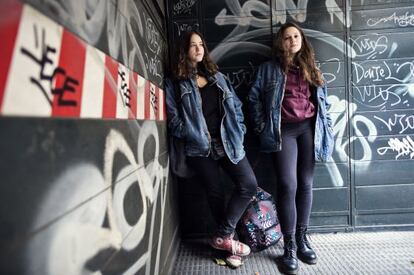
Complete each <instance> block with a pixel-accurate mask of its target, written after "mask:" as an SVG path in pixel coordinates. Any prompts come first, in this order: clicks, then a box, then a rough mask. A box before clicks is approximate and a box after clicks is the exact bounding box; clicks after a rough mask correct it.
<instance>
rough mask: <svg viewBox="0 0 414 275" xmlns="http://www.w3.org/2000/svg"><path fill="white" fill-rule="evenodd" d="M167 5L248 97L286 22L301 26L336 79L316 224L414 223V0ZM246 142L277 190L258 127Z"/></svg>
mask: <svg viewBox="0 0 414 275" xmlns="http://www.w3.org/2000/svg"><path fill="white" fill-rule="evenodd" d="M168 10H169V16H170V20H171V21H172V23H171V24H170V25H169V30H168V31H169V33H170V36H171V37H172V38H173V39H174V40H175V41H177V39H179V36H180V35H181V34H182V33H183V32H185V31H186V30H191V29H197V30H200V31H201V32H202V33H204V35H205V37H206V40H207V43H208V48H209V51H210V54H211V56H212V57H213V59H214V60H215V61H216V62H217V63H218V65H219V67H220V70H221V71H222V72H224V73H225V74H227V76H228V78H229V79H230V80H231V82H232V84H233V85H234V87H235V88H236V91H237V93H238V95H239V97H240V98H241V99H242V101H243V102H244V103H246V96H247V94H248V92H249V88H250V85H251V83H252V81H253V80H254V77H255V73H256V69H257V66H258V65H259V64H261V63H262V62H264V61H266V60H268V59H269V58H270V56H271V46H272V37H273V35H274V34H275V33H276V32H277V30H278V28H279V26H280V25H281V24H283V23H285V22H287V21H292V22H295V23H297V24H299V25H300V26H301V27H302V28H303V29H304V31H305V33H306V35H307V36H308V38H309V39H310V41H311V43H312V45H313V47H314V49H315V52H316V58H317V62H318V66H319V67H320V69H321V70H322V72H323V75H324V77H325V79H326V80H327V83H328V87H329V89H328V93H329V101H330V102H331V104H332V106H331V109H330V112H331V115H332V117H333V121H334V133H335V150H334V154H333V160H332V161H330V162H328V163H326V164H318V165H317V167H316V172H317V173H316V178H315V183H314V205H313V209H312V217H311V225H312V229H314V230H335V229H345V230H347V229H351V230H352V229H355V228H363V227H376V228H378V227H385V226H397V227H403V226H407V225H408V226H412V225H413V224H414V203H413V200H412V198H413V197H414V182H413V178H414V162H413V160H414V153H413V151H414V150H413V148H414V142H413V134H414V132H413V130H414V120H413V103H414V102H413V101H414V93H413V89H414V88H413V87H414V66H413V65H414V63H413V55H414V53H413V51H412V50H411V48H412V47H411V45H412V44H413V42H414V40H413V38H412V37H414V36H413V32H414V20H413V18H414V2H413V1H408V0H406V1H404V0H395V1H392V0H381V1H374V0H352V1H346V0H343V1H342V0H333V1H322V0H320V1H318V0H317V1H307V0H304V1H302V0H300V1H293V0H287V1H285V0H283V1H279V0H259V1H257V0H256V1H253V0H226V1H218V0H216V1H212V0H210V1H204V0H191V1H190V0H186V1H183V0H169V1H168ZM245 111H246V110H245ZM245 114H246V117H247V118H248V114H247V113H245ZM247 125H248V128H249V121H247ZM246 147H247V151H248V157H249V160H250V162H251V163H252V165H253V166H254V169H255V172H256V175H257V177H258V179H259V182H260V184H261V185H262V186H264V187H265V188H267V189H268V190H270V191H273V192H275V188H274V185H275V184H276V183H275V181H274V175H273V174H272V172H271V167H270V166H269V156H267V155H265V154H260V153H257V151H258V144H257V140H256V137H255V136H254V135H253V134H252V133H251V132H250V131H249V132H248V135H247V141H246ZM197 188H198V187H197ZM193 192H194V194H198V192H199V191H198V190H194V191H193ZM187 193H190V192H187ZM190 196H191V195H188V197H190ZM184 203H189V202H188V201H187V202H184ZM203 206H204V209H205V210H206V211H208V207H207V206H206V205H203ZM184 215H187V216H188V217H194V213H192V212H191V211H190V210H186V211H185V212H184ZM200 224H202V223H200ZM193 226H194V225H191V228H190V227H188V232H190V231H191V230H192V227H193ZM198 230H200V231H202V230H205V228H202V227H200V228H198Z"/></svg>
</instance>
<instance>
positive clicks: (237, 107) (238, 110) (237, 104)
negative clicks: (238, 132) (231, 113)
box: [224, 77, 247, 134]
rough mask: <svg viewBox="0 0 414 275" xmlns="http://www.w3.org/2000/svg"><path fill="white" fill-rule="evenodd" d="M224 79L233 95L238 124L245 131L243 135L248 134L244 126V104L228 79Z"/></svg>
mask: <svg viewBox="0 0 414 275" xmlns="http://www.w3.org/2000/svg"><path fill="white" fill-rule="evenodd" d="M224 79H225V80H226V84H227V87H229V90H230V92H231V93H232V94H233V98H234V100H233V101H234V109H235V112H236V118H237V122H238V123H239V125H240V127H241V129H242V130H243V133H245V134H246V132H247V129H246V125H245V124H244V115H243V110H242V105H243V104H242V102H241V100H240V99H239V97H238V96H237V94H236V92H235V91H234V88H233V85H231V83H230V81H229V80H228V79H227V77H224Z"/></svg>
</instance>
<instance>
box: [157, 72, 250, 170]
mask: <svg viewBox="0 0 414 275" xmlns="http://www.w3.org/2000/svg"><path fill="white" fill-rule="evenodd" d="M208 82H209V84H210V83H214V84H215V85H216V86H217V88H218V90H219V91H221V92H222V94H221V98H222V106H223V110H224V112H223V118H222V121H221V128H220V135H221V140H222V142H223V146H224V150H225V152H226V155H227V157H228V158H229V159H230V161H231V162H233V163H235V164H236V163H238V162H239V161H240V160H241V159H243V157H244V156H245V151H244V146H243V141H244V134H245V133H246V126H245V125H244V123H243V121H244V117H243V113H242V110H241V106H242V103H241V101H240V100H239V98H238V97H237V95H236V93H235V92H234V89H233V87H232V86H231V84H230V82H229V81H228V80H227V79H226V78H225V76H224V75H223V74H222V73H220V72H218V73H217V74H215V75H213V76H210V77H208ZM179 88H180V89H179V91H178V94H176V92H175V91H174V85H173V83H172V81H171V80H170V79H166V80H165V92H166V103H167V119H168V128H169V130H170V134H171V135H174V136H176V137H178V138H183V139H185V141H186V142H185V144H186V145H185V150H186V155H187V156H204V157H207V156H209V155H210V152H211V142H210V141H211V138H210V134H209V132H208V129H207V124H206V121H205V119H204V116H203V111H202V104H201V95H200V93H199V90H198V87H197V84H196V82H195V81H194V80H193V79H189V80H181V81H179ZM177 102H178V104H177Z"/></svg>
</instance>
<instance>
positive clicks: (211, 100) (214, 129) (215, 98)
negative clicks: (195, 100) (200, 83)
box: [199, 83, 222, 138]
mask: <svg viewBox="0 0 414 275" xmlns="http://www.w3.org/2000/svg"><path fill="white" fill-rule="evenodd" d="M199 90H200V95H201V100H202V108H203V115H204V118H205V120H206V123H207V128H208V131H209V132H210V136H211V137H212V138H219V137H220V125H221V117H222V116H221V108H220V106H221V105H220V104H221V100H220V91H219V90H218V88H217V86H216V85H214V84H213V85H210V83H207V85H205V86H204V87H203V88H199Z"/></svg>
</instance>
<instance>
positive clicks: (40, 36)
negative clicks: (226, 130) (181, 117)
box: [0, 1, 166, 121]
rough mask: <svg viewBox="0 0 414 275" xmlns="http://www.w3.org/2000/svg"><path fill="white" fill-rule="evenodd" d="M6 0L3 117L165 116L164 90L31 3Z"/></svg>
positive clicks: (0, 76)
mask: <svg viewBox="0 0 414 275" xmlns="http://www.w3.org/2000/svg"><path fill="white" fill-rule="evenodd" d="M5 3H6V4H4V3H3V4H0V7H1V9H2V10H7V11H9V10H10V11H12V12H10V13H9V12H6V13H5V15H4V16H3V18H2V19H1V20H0V37H1V38H2V44H3V46H2V50H1V51H0V58H1V62H0V114H1V115H3V116H40V117H42V116H45V117H73V118H108V119H141V120H147V119H150V120H161V121H162V120H165V114H166V113H165V104H164V101H165V97H164V91H163V90H162V89H160V88H159V87H157V86H156V85H154V84H153V83H151V82H150V81H148V80H146V79H144V78H143V77H141V76H140V75H138V74H137V73H135V72H134V71H131V70H130V69H129V68H127V67H125V66H124V65H122V64H121V63H119V62H117V61H116V60H114V59H113V58H111V57H110V56H108V55H106V54H104V53H103V52H101V51H100V50H98V49H96V48H94V47H92V46H90V45H88V44H85V42H83V41H82V40H81V39H79V38H78V37H76V36H75V35H73V34H72V33H70V32H69V31H67V30H65V29H64V28H63V27H62V26H60V25H58V24H56V23H55V22H54V21H52V20H50V19H49V18H48V17H46V16H44V15H43V14H41V13H40V12H38V11H36V10H35V9H33V8H32V7H30V6H29V5H22V4H20V3H19V2H14V1H11V2H10V1H6V2H5ZM10 3H11V4H10ZM4 6H7V7H4ZM9 6H10V7H9Z"/></svg>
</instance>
